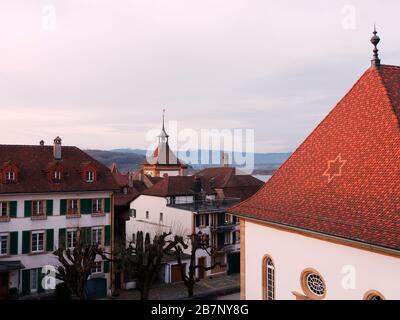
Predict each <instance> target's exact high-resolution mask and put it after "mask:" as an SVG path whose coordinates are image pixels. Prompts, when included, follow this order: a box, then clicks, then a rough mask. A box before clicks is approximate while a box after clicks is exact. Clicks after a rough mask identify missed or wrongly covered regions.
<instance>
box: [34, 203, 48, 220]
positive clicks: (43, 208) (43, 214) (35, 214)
mask: <svg viewBox="0 0 400 320" xmlns="http://www.w3.org/2000/svg"><path fill="white" fill-rule="evenodd" d="M40 204H42V210H43V212H41V213H40V214H39V213H38V209H40ZM32 216H33V217H44V216H46V201H45V200H32Z"/></svg>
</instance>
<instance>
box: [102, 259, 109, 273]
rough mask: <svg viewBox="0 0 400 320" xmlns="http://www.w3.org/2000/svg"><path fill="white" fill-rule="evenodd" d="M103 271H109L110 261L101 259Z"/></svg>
mask: <svg viewBox="0 0 400 320" xmlns="http://www.w3.org/2000/svg"><path fill="white" fill-rule="evenodd" d="M103 272H104V273H109V272H110V261H103Z"/></svg>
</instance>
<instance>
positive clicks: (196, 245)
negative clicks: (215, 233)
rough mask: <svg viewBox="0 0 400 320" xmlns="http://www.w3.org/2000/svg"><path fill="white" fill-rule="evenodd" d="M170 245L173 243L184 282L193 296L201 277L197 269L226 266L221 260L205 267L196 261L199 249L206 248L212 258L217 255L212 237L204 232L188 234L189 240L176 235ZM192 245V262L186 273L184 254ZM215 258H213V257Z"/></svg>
mask: <svg viewBox="0 0 400 320" xmlns="http://www.w3.org/2000/svg"><path fill="white" fill-rule="evenodd" d="M170 245H172V248H173V251H174V253H175V255H176V259H177V262H178V265H179V268H180V271H181V276H182V279H183V282H184V284H185V286H186V288H187V291H188V296H189V297H190V298H191V297H193V295H194V286H195V284H196V282H198V281H199V279H198V278H197V277H196V270H200V269H201V270H203V271H208V270H213V269H215V268H216V267H217V266H221V267H223V266H225V265H224V264H222V263H220V262H214V263H213V264H212V265H210V266H209V267H205V266H203V265H199V264H197V263H196V252H197V251H199V250H204V252H206V253H207V255H208V256H210V257H211V258H214V257H215V250H214V248H212V246H211V245H210V237H209V236H208V235H206V234H203V233H202V232H199V233H194V234H191V235H189V236H188V241H185V239H184V237H182V236H175V237H174V240H173V241H170ZM189 247H190V264H189V272H188V273H186V270H185V269H186V268H185V264H184V263H183V261H182V260H183V259H182V258H183V255H184V251H185V250H186V249H188V248H189ZM211 260H213V259H211Z"/></svg>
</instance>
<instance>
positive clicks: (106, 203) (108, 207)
mask: <svg viewBox="0 0 400 320" xmlns="http://www.w3.org/2000/svg"><path fill="white" fill-rule="evenodd" d="M104 212H107V213H108V212H111V199H110V198H105V199H104Z"/></svg>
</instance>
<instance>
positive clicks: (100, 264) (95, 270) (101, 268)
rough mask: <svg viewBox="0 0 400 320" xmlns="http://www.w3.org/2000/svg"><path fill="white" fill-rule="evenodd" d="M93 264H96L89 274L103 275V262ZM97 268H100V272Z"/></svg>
mask: <svg viewBox="0 0 400 320" xmlns="http://www.w3.org/2000/svg"><path fill="white" fill-rule="evenodd" d="M94 263H95V264H96V267H93V268H92V269H91V274H99V273H103V261H95V262H94ZM99 267H100V271H98V270H99Z"/></svg>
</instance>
